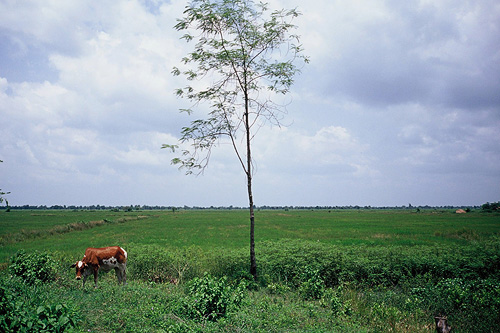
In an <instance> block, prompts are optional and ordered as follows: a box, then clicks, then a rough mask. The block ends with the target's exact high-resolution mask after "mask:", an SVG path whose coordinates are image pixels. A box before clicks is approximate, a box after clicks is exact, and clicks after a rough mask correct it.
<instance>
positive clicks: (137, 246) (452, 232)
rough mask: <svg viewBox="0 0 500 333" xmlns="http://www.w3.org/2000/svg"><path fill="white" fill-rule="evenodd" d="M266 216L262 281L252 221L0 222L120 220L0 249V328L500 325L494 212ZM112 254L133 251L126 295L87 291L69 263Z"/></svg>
mask: <svg viewBox="0 0 500 333" xmlns="http://www.w3.org/2000/svg"><path fill="white" fill-rule="evenodd" d="M257 213H258V214H260V217H259V220H260V221H262V222H261V225H260V226H259V232H260V235H259V239H262V241H260V242H258V243H257V247H256V250H257V251H258V265H259V267H260V271H261V274H260V277H259V280H258V281H257V283H255V282H253V277H252V276H251V275H250V274H249V273H248V249H247V246H246V242H247V237H246V230H248V229H247V226H243V223H244V221H245V220H246V214H245V212H244V211H178V212H175V213H173V212H171V211H164V212H159V211H151V212H144V211H143V212H136V213H133V214H131V213H127V212H119V213H116V212H110V211H102V212H93V213H89V212H81V211H75V212H71V211H51V213H50V214H51V215H50V216H46V215H47V212H43V211H42V212H39V213H37V214H34V215H33V214H32V213H31V212H21V211H16V210H14V211H11V212H10V213H0V214H2V216H1V219H0V223H2V224H3V223H6V224H9V223H11V222H12V221H19V220H24V222H23V227H27V228H30V230H34V231H36V230H50V229H51V228H53V227H54V226H55V225H58V224H60V225H63V226H64V221H67V222H68V224H70V223H74V221H75V220H77V221H83V222H85V221H96V220H104V219H108V220H110V221H111V220H112V221H118V220H120V219H123V220H121V221H122V222H121V223H105V224H102V225H95V226H93V227H91V228H87V229H83V230H77V229H74V230H71V231H68V232H65V233H50V232H45V233H43V234H40V235H39V236H36V237H30V238H26V239H24V240H19V241H17V242H15V243H8V244H6V245H5V246H1V247H0V258H1V259H0V261H1V260H4V259H3V258H8V261H4V263H3V264H2V266H0V267H1V268H3V270H2V272H1V273H0V302H1V307H0V325H2V326H1V327H0V330H2V331H7V332H9V331H23V330H24V331H29V330H31V331H33V330H34V331H63V330H71V329H75V330H76V331H88V330H90V331H93V332H110V331H136V332H150V331H160V332H161V331H169V332H185V331H190V332H219V331H242V332H259V331H260V332H268V331H342V332H382V331H383V332H385V331H405V332H428V331H431V330H433V329H434V319H433V318H434V316H435V315H446V316H447V317H448V321H449V323H450V324H451V325H452V326H453V328H454V330H456V331H459V332H471V331H494V330H495V329H494V328H496V327H499V325H500V318H499V317H498V315H495V314H498V313H500V282H499V281H500V237H499V236H500V224H499V222H500V221H499V220H498V216H497V215H496V214H484V213H482V212H478V211H472V212H470V213H468V214H460V215H459V214H454V212H451V211H435V210H431V211H425V210H424V211H422V212H420V213H414V212H411V211H357V210H351V211H342V212H341V211H330V212H328V211H327V210H326V211H316V210H314V211H260V212H257ZM109 214H118V215H114V216H113V217H110V216H109ZM139 216H147V218H138V217H139ZM125 218H126V219H125ZM47 225H48V226H49V227H48V228H47ZM37 228H38V229H37ZM12 231H14V233H16V230H15V229H14V228H13V229H11V232H12ZM115 244H118V245H121V246H123V247H124V248H125V249H126V250H127V252H128V253H129V262H128V285H127V286H124V287H118V286H117V284H116V278H115V277H114V274H103V276H101V277H100V280H99V288H98V289H93V288H90V287H87V288H84V289H82V288H81V284H80V283H77V282H76V281H74V271H73V270H70V269H69V268H68V267H69V264H70V263H72V262H74V260H75V259H78V258H81V256H82V254H83V252H84V250H85V247H87V246H104V245H115ZM104 314H105V315H104Z"/></svg>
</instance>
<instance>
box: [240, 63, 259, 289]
mask: <svg viewBox="0 0 500 333" xmlns="http://www.w3.org/2000/svg"><path fill="white" fill-rule="evenodd" d="M243 79H244V89H243V91H244V95H245V131H246V144H247V167H246V174H247V186H248V203H249V206H250V274H252V276H253V278H254V280H255V281H257V260H256V258H255V232H254V231H255V215H254V209H253V206H254V204H253V194H252V149H251V141H252V136H251V133H250V119H249V115H250V105H249V98H248V89H247V87H248V85H247V76H246V72H245V73H244V78H243Z"/></svg>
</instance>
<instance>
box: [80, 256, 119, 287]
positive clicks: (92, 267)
mask: <svg viewBox="0 0 500 333" xmlns="http://www.w3.org/2000/svg"><path fill="white" fill-rule="evenodd" d="M73 267H76V279H77V280H80V279H82V277H83V282H82V287H84V286H85V281H86V280H87V277H88V276H89V275H91V274H92V273H94V283H95V286H94V287H95V288H97V277H98V274H99V270H100V269H102V270H103V271H105V272H109V271H110V270H112V269H114V270H115V273H116V277H117V278H118V284H120V283H122V282H123V284H124V285H125V284H127V273H126V271H125V270H126V268H127V251H125V250H124V249H123V248H121V247H119V246H110V247H102V248H98V249H96V248H92V247H89V248H87V249H86V250H85V255H84V256H83V259H82V260H80V261H77V262H76V263H74V264H73V265H71V268H73Z"/></svg>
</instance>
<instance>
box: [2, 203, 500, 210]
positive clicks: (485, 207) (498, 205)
mask: <svg viewBox="0 0 500 333" xmlns="http://www.w3.org/2000/svg"><path fill="white" fill-rule="evenodd" d="M9 208H10V209H12V210H23V209H24V210H90V211H98V210H114V211H125V212H133V211H140V210H143V211H144V210H170V211H173V212H175V211H179V210H243V209H248V207H238V206H232V205H231V206H186V205H184V206H160V205H155V206H150V205H129V206H106V205H90V206H88V205H85V206H84V205H78V206H77V205H68V206H67V205H53V206H47V205H38V206H35V205H22V206H10V207H9ZM254 208H255V209H257V210H285V211H287V210H288V211H289V210H377V209H378V210H383V209H405V210H414V211H419V210H421V209H422V210H426V209H458V208H464V206H429V205H425V206H412V205H408V206H404V205H403V206H377V207H374V206H358V205H355V206H351V205H349V206H269V205H263V206H255V207H254ZM466 208H467V209H469V210H470V209H481V210H483V211H500V202H497V203H491V204H490V203H486V204H483V205H481V206H468V207H466Z"/></svg>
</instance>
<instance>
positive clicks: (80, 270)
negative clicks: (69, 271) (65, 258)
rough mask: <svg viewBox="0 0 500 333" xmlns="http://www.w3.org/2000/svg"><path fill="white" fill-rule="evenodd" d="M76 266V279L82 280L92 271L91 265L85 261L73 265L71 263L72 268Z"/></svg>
mask: <svg viewBox="0 0 500 333" xmlns="http://www.w3.org/2000/svg"><path fill="white" fill-rule="evenodd" d="M73 267H76V279H77V280H80V279H81V278H82V276H85V275H89V273H90V268H89V265H87V264H86V263H84V262H83V261H81V260H80V261H77V262H76V263H74V264H73V265H71V268H73Z"/></svg>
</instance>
